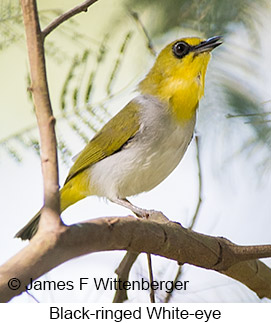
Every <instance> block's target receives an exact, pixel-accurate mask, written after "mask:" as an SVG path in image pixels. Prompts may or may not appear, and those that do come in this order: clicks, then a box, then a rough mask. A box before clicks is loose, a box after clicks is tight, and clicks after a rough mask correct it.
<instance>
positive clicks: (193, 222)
mask: <svg viewBox="0 0 271 323" xmlns="http://www.w3.org/2000/svg"><path fill="white" fill-rule="evenodd" d="M195 143H196V160H197V168H198V202H197V206H196V210H195V213H194V215H193V218H192V221H191V223H190V226H189V227H188V229H190V230H192V229H193V227H194V225H195V223H196V220H197V218H198V215H199V210H200V207H201V203H202V170H201V162H200V140H199V136H195ZM181 274H182V265H179V267H178V270H177V273H176V275H175V278H174V285H173V286H175V283H176V282H177V281H178V280H179V279H180V276H181ZM173 291H174V289H173V290H172V291H171V292H170V293H167V295H166V297H165V299H164V302H165V303H169V301H170V299H171V297H172V295H173Z"/></svg>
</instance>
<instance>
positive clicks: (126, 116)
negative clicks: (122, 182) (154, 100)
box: [65, 101, 139, 184]
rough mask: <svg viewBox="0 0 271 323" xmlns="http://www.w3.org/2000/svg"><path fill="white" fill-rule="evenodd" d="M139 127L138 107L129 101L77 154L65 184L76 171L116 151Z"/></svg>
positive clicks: (80, 170) (78, 171)
mask: <svg viewBox="0 0 271 323" xmlns="http://www.w3.org/2000/svg"><path fill="white" fill-rule="evenodd" d="M138 129H139V107H138V104H136V103H135V102H133V101H131V102H130V103H128V104H127V105H126V106H125V107H124V108H123V109H122V110H121V111H120V112H119V113H118V114H116V115H115V116H114V117H113V118H112V119H111V120H109V121H108V123H107V124H105V126H104V127H103V128H102V129H101V130H100V131H99V132H98V133H97V134H96V135H95V136H94V137H93V138H92V139H91V141H90V142H89V143H88V144H87V145H86V147H85V148H84V149H83V150H82V151H81V153H80V154H79V155H78V157H77V159H76V161H75V163H74V164H73V166H72V167H71V169H70V172H69V174H68V177H67V179H66V181H65V184H66V183H67V182H68V181H69V180H70V179H71V178H73V177H74V176H76V175H77V174H78V173H80V172H82V171H83V170H85V169H87V168H88V167H90V166H91V165H93V164H95V163H97V162H98V161H100V160H102V159H104V158H105V157H108V156H110V155H112V154H114V153H115V152H117V151H118V150H119V149H120V148H121V147H122V146H123V145H124V144H125V143H126V142H127V141H128V140H129V139H130V138H131V137H133V136H134V135H135V134H136V132H137V131H138Z"/></svg>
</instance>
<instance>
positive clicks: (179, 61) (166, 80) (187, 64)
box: [139, 36, 222, 110]
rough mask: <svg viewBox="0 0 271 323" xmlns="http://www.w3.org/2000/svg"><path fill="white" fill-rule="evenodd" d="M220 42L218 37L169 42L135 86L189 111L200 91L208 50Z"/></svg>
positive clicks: (208, 54) (207, 60) (191, 38)
mask: <svg viewBox="0 0 271 323" xmlns="http://www.w3.org/2000/svg"><path fill="white" fill-rule="evenodd" d="M221 44H222V41H221V37H220V36H215V37H212V38H209V39H207V40H204V39H201V38H198V37H189V38H182V39H179V40H176V41H174V42H172V43H170V44H169V45H167V46H166V47H165V48H164V49H163V50H162V51H161V52H160V54H159V55H158V57H157V59H156V61H155V63H154V65H153V67H152V69H151V70H150V72H149V73H148V75H147V76H146V78H145V79H144V80H143V81H142V82H141V83H140V84H139V89H140V90H141V92H142V93H145V94H151V95H154V96H156V97H158V98H159V99H160V100H162V101H168V102H170V101H171V102H173V101H174V102H175V103H176V104H178V105H179V109H180V108H182V109H183V110H184V109H187V110H189V109H190V110H191V109H192V108H191V106H193V108H194V107H195V106H196V105H197V103H198V101H199V100H200V98H201V97H202V95H203V93H204V80H205V73H206V69H207V65H208V62H209V60H210V52H211V51H212V50H213V49H214V48H216V47H217V46H219V45H221ZM174 102H173V103H174Z"/></svg>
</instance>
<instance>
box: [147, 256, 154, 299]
mask: <svg viewBox="0 0 271 323" xmlns="http://www.w3.org/2000/svg"><path fill="white" fill-rule="evenodd" d="M147 258H148V269H149V280H150V300H151V303H155V295H154V289H153V288H152V286H153V271H152V263H151V254H150V253H147Z"/></svg>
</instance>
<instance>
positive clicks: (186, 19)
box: [128, 0, 263, 35]
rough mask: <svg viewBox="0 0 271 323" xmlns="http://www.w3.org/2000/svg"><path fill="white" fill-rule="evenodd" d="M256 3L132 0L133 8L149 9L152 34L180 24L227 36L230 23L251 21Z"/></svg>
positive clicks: (204, 0) (180, 25)
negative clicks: (249, 13)
mask: <svg viewBox="0 0 271 323" xmlns="http://www.w3.org/2000/svg"><path fill="white" fill-rule="evenodd" d="M258 2H259V3H260V2H263V1H261V0H260V1H258ZM253 3H255V1H253V0H243V1H236V0H228V1H221V0H201V1H198V0H167V1H165V0H155V1H149V0H128V4H129V6H130V7H131V8H133V10H138V11H139V12H144V11H148V12H149V15H150V16H151V17H152V19H151V23H152V25H151V26H150V29H151V31H152V35H157V34H161V33H165V32H167V31H168V30H170V29H172V28H176V27H178V28H188V29H192V30H195V31H200V32H204V33H205V34H206V35H214V34H216V35H220V34H221V35H224V34H225V33H227V31H228V25H229V24H230V23H247V22H248V21H250V19H251V17H249V15H248V13H247V12H246V9H247V7H248V6H250V5H251V4H253Z"/></svg>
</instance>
